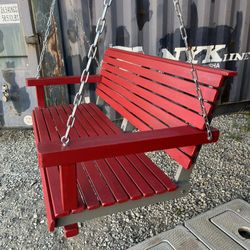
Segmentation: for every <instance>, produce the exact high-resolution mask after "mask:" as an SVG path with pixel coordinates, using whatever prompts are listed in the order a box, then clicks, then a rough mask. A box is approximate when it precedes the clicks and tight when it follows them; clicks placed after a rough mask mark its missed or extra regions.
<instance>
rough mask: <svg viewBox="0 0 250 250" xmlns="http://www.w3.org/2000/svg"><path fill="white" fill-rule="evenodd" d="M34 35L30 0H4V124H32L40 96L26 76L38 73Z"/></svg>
mask: <svg viewBox="0 0 250 250" xmlns="http://www.w3.org/2000/svg"><path fill="white" fill-rule="evenodd" d="M32 36H33V29H32V22H31V16H30V6H29V3H28V0H0V70H1V72H0V121H1V124H0V126H4V127H27V126H30V125H31V112H32V108H33V107H34V106H35V105H36V95H35V91H34V89H33V88H29V89H27V88H26V87H25V78H27V77H32V76H34V75H35V72H36V67H37V53H36V44H35V42H34V44H32V43H33V42H32ZM25 38H26V39H25ZM26 40H29V42H28V43H31V44H27V43H26Z"/></svg>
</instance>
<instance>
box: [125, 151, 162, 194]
mask: <svg viewBox="0 0 250 250" xmlns="http://www.w3.org/2000/svg"><path fill="white" fill-rule="evenodd" d="M127 159H128V160H129V161H130V162H131V163H132V164H133V165H134V167H135V168H136V169H137V171H138V172H139V173H140V174H141V176H142V177H143V178H144V179H145V180H147V182H148V183H149V184H150V186H151V187H152V188H153V190H154V191H155V193H156V194H160V193H164V192H166V191H167V189H166V188H165V187H164V186H163V185H162V184H161V182H159V180H158V179H157V178H156V177H155V176H154V174H152V172H151V171H149V170H148V169H147V168H145V165H144V164H142V162H141V161H140V160H139V159H138V158H137V157H136V155H128V156H127Z"/></svg>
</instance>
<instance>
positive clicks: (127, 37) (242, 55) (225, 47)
mask: <svg viewBox="0 0 250 250" xmlns="http://www.w3.org/2000/svg"><path fill="white" fill-rule="evenodd" d="M59 2H60V13H61V25H62V30H63V41H64V48H65V59H66V60H65V61H66V67H67V72H68V74H80V72H81V69H82V67H83V66H84V64H85V62H86V51H87V49H88V47H89V45H88V43H89V42H90V41H92V39H93V36H94V34H93V32H94V29H95V25H96V23H97V20H98V17H99V16H100V14H101V12H102V8H103V4H102V0H60V1H59ZM180 3H181V7H182V11H183V16H184V21H185V23H186V24H187V29H188V36H189V42H190V44H191V45H192V47H193V51H194V53H195V60H196V61H197V63H202V64H208V65H210V66H213V67H221V68H226V69H231V70H237V71H238V76H237V77H235V78H234V79H233V80H231V81H229V82H228V84H227V87H226V88H225V90H224V93H223V95H222V102H239V101H244V100H250V87H249V80H250V61H249V60H250V53H249V52H250V43H249V39H250V32H249V27H250V26H249V22H250V15H249V13H250V1H248V0H182V1H181V0H180ZM178 27H179V23H178V20H177V17H176V14H175V12H174V7H173V3H172V0H113V3H112V6H111V10H109V12H108V16H107V27H106V32H105V35H104V36H103V37H102V41H101V42H100V43H99V50H98V53H99V54H98V60H99V61H100V60H101V58H102V55H103V52H104V51H105V49H106V48H107V47H109V46H110V45H113V46H116V45H120V46H126V47H135V46H142V47H143V50H144V52H145V53H146V54H152V55H157V56H164V57H169V58H175V59H178V60H185V56H184V52H183V48H182V47H184V44H183V42H182V40H181V37H180V32H179V29H178ZM93 71H95V69H94V68H93ZM71 92H72V95H73V94H74V92H75V91H74V89H73V90H72V89H71Z"/></svg>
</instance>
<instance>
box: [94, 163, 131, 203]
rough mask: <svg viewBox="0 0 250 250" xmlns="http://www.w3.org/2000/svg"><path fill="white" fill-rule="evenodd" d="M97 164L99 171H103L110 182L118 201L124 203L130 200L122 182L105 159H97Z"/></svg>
mask: <svg viewBox="0 0 250 250" xmlns="http://www.w3.org/2000/svg"><path fill="white" fill-rule="evenodd" d="M96 162H97V166H98V169H99V171H100V172H101V173H102V176H103V177H104V178H105V181H106V183H107V184H108V186H109V188H110V190H111V191H112V193H113V195H114V197H115V199H116V202H118V203H122V202H125V201H128V199H129V197H128V195H127V194H126V192H125V191H124V189H123V188H122V186H121V184H120V182H119V181H118V180H117V178H116V176H115V175H114V173H113V172H112V171H111V170H110V168H109V166H108V164H107V163H106V161H105V160H97V161H96Z"/></svg>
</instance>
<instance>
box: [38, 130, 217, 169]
mask: <svg viewBox="0 0 250 250" xmlns="http://www.w3.org/2000/svg"><path fill="white" fill-rule="evenodd" d="M212 133H213V139H212V140H211V141H209V140H208V139H207V132H206V130H199V129H196V128H192V127H190V126H181V127H176V128H166V129H159V130H151V131H146V132H144V131H143V132H137V133H125V134H119V135H107V136H98V137H94V138H84V139H83V140H71V141H70V144H69V145H68V146H66V147H63V146H62V144H61V143H60V142H50V143H38V145H37V150H38V159H39V166H40V167H51V166H55V165H70V164H72V162H81V161H90V160H96V159H103V158H108V157H114V156H119V155H128V154H134V153H141V152H149V151H154V150H161V149H169V148H177V147H185V146H191V145H200V144H206V143H211V142H216V141H217V140H218V138H219V131H218V130H217V129H215V128H212Z"/></svg>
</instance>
